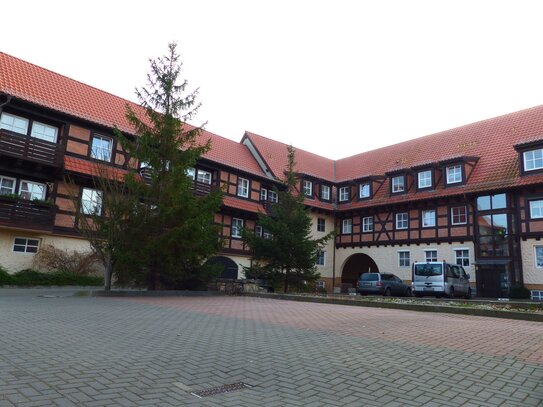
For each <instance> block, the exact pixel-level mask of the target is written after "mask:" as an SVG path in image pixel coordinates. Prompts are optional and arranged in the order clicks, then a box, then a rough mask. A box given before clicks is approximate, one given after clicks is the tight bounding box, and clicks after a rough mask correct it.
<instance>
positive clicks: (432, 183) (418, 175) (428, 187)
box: [417, 169, 434, 190]
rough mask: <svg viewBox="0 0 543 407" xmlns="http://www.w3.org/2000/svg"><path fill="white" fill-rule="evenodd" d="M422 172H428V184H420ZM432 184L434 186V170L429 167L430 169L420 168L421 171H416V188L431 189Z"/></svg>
mask: <svg viewBox="0 0 543 407" xmlns="http://www.w3.org/2000/svg"><path fill="white" fill-rule="evenodd" d="M422 174H429V180H430V184H429V185H423V186H421V175H422ZM424 180H426V181H427V180H428V177H426V178H424ZM433 186H434V172H433V171H432V170H431V169H430V170H422V171H419V172H417V189H418V190H426V189H432V187H433Z"/></svg>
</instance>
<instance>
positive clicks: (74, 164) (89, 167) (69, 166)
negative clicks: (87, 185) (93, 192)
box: [64, 156, 127, 181]
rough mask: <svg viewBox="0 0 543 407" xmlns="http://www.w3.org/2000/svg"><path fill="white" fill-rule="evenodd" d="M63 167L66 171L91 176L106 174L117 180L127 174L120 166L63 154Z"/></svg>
mask: <svg viewBox="0 0 543 407" xmlns="http://www.w3.org/2000/svg"><path fill="white" fill-rule="evenodd" d="M64 168H65V169H66V171H70V172H75V173H78V174H85V175H90V176H93V177H104V176H107V177H108V178H110V179H113V178H115V179H117V180H119V181H122V180H124V176H125V175H126V174H127V171H126V170H123V169H120V168H116V167H112V166H110V165H104V164H101V163H98V162H95V161H88V160H82V159H80V158H75V157H70V156H64Z"/></svg>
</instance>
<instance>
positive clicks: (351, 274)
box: [341, 253, 379, 288]
mask: <svg viewBox="0 0 543 407" xmlns="http://www.w3.org/2000/svg"><path fill="white" fill-rule="evenodd" d="M378 272H379V267H377V264H375V262H374V261H373V259H372V258H371V257H370V256H368V255H367V254H364V253H356V254H353V255H352V256H351V257H349V258H348V259H347V261H346V262H345V265H344V266H343V271H342V273H341V287H342V288H343V287H347V288H349V286H348V284H350V287H352V288H355V287H356V282H357V281H358V278H359V277H360V274H362V273H378Z"/></svg>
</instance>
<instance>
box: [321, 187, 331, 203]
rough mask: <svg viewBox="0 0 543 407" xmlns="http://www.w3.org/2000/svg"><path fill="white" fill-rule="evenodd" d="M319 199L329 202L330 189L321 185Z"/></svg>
mask: <svg viewBox="0 0 543 407" xmlns="http://www.w3.org/2000/svg"><path fill="white" fill-rule="evenodd" d="M321 199H324V200H326V201H329V200H330V187H329V186H328V185H321Z"/></svg>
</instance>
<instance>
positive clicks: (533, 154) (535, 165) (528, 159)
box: [523, 148, 543, 171]
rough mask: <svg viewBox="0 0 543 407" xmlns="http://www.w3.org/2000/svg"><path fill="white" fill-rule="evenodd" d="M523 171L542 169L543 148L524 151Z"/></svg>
mask: <svg viewBox="0 0 543 407" xmlns="http://www.w3.org/2000/svg"><path fill="white" fill-rule="evenodd" d="M523 158H524V171H534V170H540V169H543V148H540V149H538V150H531V151H525V152H524V154H523Z"/></svg>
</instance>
